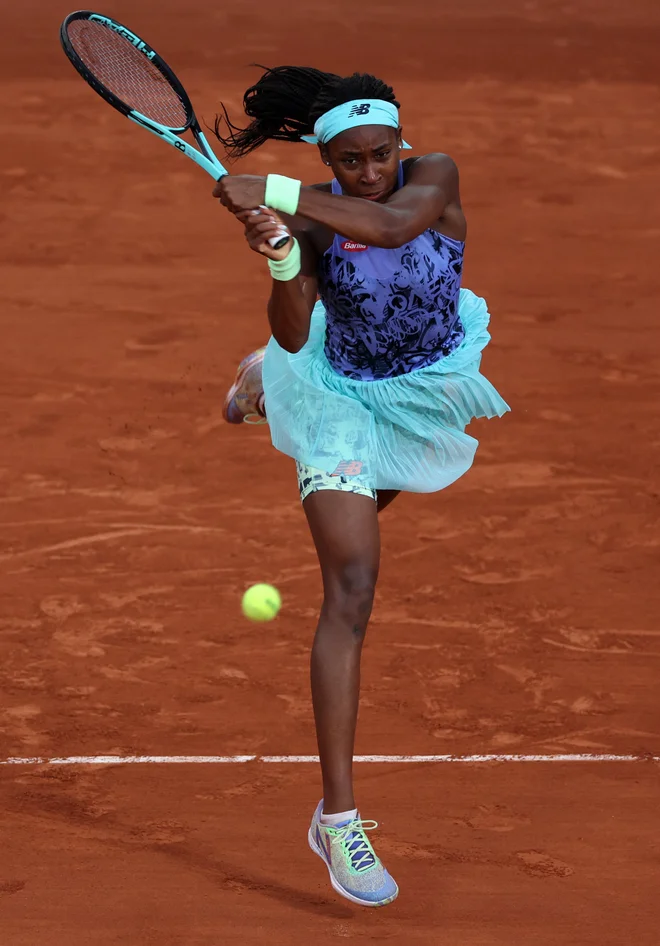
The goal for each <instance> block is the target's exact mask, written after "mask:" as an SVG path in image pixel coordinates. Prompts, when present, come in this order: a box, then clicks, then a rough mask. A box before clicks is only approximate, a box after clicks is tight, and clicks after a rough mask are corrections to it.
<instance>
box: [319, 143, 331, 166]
mask: <svg viewBox="0 0 660 946" xmlns="http://www.w3.org/2000/svg"><path fill="white" fill-rule="evenodd" d="M319 154H320V155H321V161H323V163H324V164H325V165H326V167H330V155H329V154H328V149H327V148H326V146H325V145H319Z"/></svg>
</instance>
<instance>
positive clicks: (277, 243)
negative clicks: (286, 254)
mask: <svg viewBox="0 0 660 946" xmlns="http://www.w3.org/2000/svg"><path fill="white" fill-rule="evenodd" d="M290 239H291V237H290V236H288V235H287V234H285V235H284V236H279V237H271V238H270V240H269V241H268V244H269V246H272V247H273V249H274V250H281V249H282V247H283V246H286V245H287V243H288V242H289V240H290Z"/></svg>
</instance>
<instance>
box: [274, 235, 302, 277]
mask: <svg viewBox="0 0 660 946" xmlns="http://www.w3.org/2000/svg"><path fill="white" fill-rule="evenodd" d="M300 265H301V255H300V244H299V243H298V241H297V240H296V239H294V241H293V243H292V245H291V249H290V250H289V253H288V255H287V256H285V258H284V259H277V260H276V259H269V260H268V268H269V269H270V274H271V276H272V277H273V279H277V280H278V281H279V282H288V281H289V280H290V279H295V278H296V276H297V275H298V273H299V272H300Z"/></svg>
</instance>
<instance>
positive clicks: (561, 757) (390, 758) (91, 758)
mask: <svg viewBox="0 0 660 946" xmlns="http://www.w3.org/2000/svg"><path fill="white" fill-rule="evenodd" d="M318 761H319V757H318V756H316V755H129V756H119V755H71V756H62V757H53V758H46V757H43V756H32V757H25V758H20V757H18V758H9V759H0V765H243V764H245V763H247V762H256V763H277V764H287V763H294V764H298V765H304V764H306V763H313V762H318ZM353 761H354V762H378V763H382V764H388V763H395V764H407V763H420V762H427V763H429V762H430V763H463V764H465V763H468V764H471V765H478V764H483V763H488V762H500V763H503V762H537V763H538V762H540V763H547V762H660V756H658V755H650V754H649V755H614V754H610V753H579V754H576V753H568V754H558V755H510V754H506V755H501V754H499V755H494V754H493V755H490V754H489V755H356V756H355V757H354V760H353Z"/></svg>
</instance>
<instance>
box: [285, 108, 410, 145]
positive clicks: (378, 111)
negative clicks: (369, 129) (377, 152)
mask: <svg viewBox="0 0 660 946" xmlns="http://www.w3.org/2000/svg"><path fill="white" fill-rule="evenodd" d="M360 125H386V126H387V127H388V128H398V127H399V109H398V108H397V107H396V105H392V103H391V102H383V100H382V99H355V100H354V101H353V102H344V104H343V105H337V107H336V108H331V109H330V111H329V112H326V113H325V114H324V115H321V117H320V118H319V119H318V121H317V122H316V124H315V125H314V134H313V135H302V140H303V141H306V142H307V143H308V144H310V145H316V144H323V145H324V144H326V143H327V142H328V141H331V140H332V138H336V137H337V135H340V134H341V133H342V131H348V129H349V128H359V126H360ZM403 147H404V148H410V145H409V144H407V143H406V142H405V141H404V142H403Z"/></svg>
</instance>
